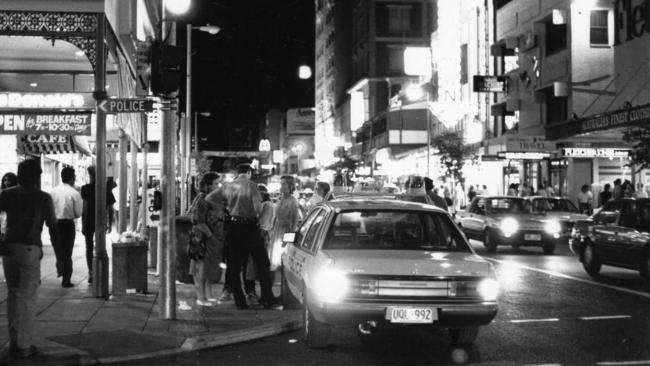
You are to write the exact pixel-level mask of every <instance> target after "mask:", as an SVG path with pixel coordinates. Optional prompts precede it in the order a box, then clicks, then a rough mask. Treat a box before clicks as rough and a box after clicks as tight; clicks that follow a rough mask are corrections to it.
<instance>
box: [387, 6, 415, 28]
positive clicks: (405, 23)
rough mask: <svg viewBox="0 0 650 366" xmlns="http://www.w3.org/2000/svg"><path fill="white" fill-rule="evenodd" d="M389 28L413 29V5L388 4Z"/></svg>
mask: <svg viewBox="0 0 650 366" xmlns="http://www.w3.org/2000/svg"><path fill="white" fill-rule="evenodd" d="M388 30H389V31H390V32H408V31H410V30H411V6H410V5H388Z"/></svg>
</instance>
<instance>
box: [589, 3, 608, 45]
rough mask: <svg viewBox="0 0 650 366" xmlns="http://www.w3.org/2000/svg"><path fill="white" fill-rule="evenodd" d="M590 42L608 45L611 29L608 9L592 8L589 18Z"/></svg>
mask: <svg viewBox="0 0 650 366" xmlns="http://www.w3.org/2000/svg"><path fill="white" fill-rule="evenodd" d="M589 43H590V44H592V45H608V44H609V30H608V29H607V10H592V11H591V17H590V20H589Z"/></svg>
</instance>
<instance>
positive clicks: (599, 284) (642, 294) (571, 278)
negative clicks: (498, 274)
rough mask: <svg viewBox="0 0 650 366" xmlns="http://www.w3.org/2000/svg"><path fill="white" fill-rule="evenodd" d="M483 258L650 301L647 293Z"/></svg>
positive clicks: (511, 262)
mask: <svg viewBox="0 0 650 366" xmlns="http://www.w3.org/2000/svg"><path fill="white" fill-rule="evenodd" d="M483 258H485V259H487V260H489V261H493V262H497V263H501V264H507V265H509V266H510V265H511V266H516V267H519V268H522V269H527V270H529V271H535V272H540V273H545V274H547V275H549V276H555V277H560V278H566V279H569V280H574V281H578V282H582V283H589V284H592V285H596V286H600V287H604V288H608V289H611V290H617V291H621V292H626V293H628V294H632V295H637V296H641V297H645V298H647V299H650V294H649V293H647V292H641V291H635V290H630V289H627V288H624V287H618V286H614V285H608V284H605V283H600V282H596V281H592V280H586V279H584V278H579V277H574V276H570V275H567V274H564V273H560V272H555V271H549V270H546V269H540V268H535V267H529V266H525V265H523V264H519V263H516V262H513V261H504V260H501V259H494V258H489V257H483Z"/></svg>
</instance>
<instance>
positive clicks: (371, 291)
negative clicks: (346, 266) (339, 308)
mask: <svg viewBox="0 0 650 366" xmlns="http://www.w3.org/2000/svg"><path fill="white" fill-rule="evenodd" d="M481 279H482V277H425V276H366V275H364V276H358V275H357V276H352V277H351V278H350V280H351V291H350V292H349V296H348V297H349V298H358V299H366V300H373V299H377V300H395V301H401V300H407V301H416V302H417V301H425V300H441V299H448V300H451V299H468V300H469V299H477V298H479V297H480V296H479V294H478V290H477V288H478V284H479V281H480V280H481Z"/></svg>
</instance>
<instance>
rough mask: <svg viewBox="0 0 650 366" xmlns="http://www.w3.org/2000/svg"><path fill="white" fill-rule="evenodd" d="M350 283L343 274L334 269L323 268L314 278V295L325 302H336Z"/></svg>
mask: <svg viewBox="0 0 650 366" xmlns="http://www.w3.org/2000/svg"><path fill="white" fill-rule="evenodd" d="M349 287H350V283H349V280H348V278H347V277H346V276H345V274H344V273H343V272H341V271H339V270H336V269H324V270H322V271H320V272H319V273H318V274H317V275H316V278H315V279H314V292H315V293H316V296H318V298H320V299H321V300H323V301H326V302H338V301H340V300H341V299H342V298H343V296H345V294H346V293H347V292H348V289H349Z"/></svg>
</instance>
